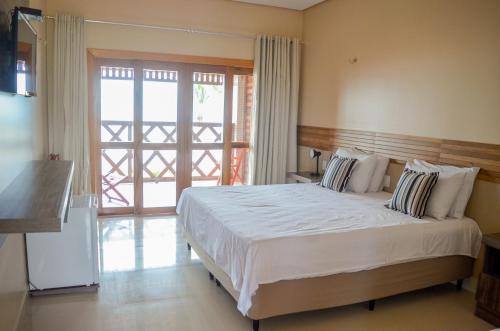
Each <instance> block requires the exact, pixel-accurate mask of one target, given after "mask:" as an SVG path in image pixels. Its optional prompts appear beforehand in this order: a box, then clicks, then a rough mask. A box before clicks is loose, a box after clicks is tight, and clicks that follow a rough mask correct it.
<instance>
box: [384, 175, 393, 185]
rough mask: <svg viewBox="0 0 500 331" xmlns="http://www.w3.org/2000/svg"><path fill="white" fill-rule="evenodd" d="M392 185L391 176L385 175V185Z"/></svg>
mask: <svg viewBox="0 0 500 331" xmlns="http://www.w3.org/2000/svg"><path fill="white" fill-rule="evenodd" d="M389 186H391V176H388V175H385V176H384V187H389Z"/></svg>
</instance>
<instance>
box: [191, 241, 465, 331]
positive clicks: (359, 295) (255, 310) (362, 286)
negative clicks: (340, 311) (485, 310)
mask: <svg viewBox="0 0 500 331" xmlns="http://www.w3.org/2000/svg"><path fill="white" fill-rule="evenodd" d="M185 237H186V240H187V242H188V249H191V247H192V248H193V249H194V250H195V251H196V253H197V254H198V256H199V257H200V259H201V261H202V262H203V264H204V265H205V267H206V268H207V269H208V271H209V275H210V278H211V279H213V278H215V280H216V283H217V286H220V285H222V286H224V288H225V289H226V290H227V291H228V292H229V293H230V294H231V296H232V297H233V298H234V299H235V300H238V296H239V293H238V292H237V291H236V290H235V289H234V288H233V286H232V282H231V279H230V278H229V276H228V275H227V274H226V273H225V272H224V271H223V270H222V269H221V268H219V267H218V266H217V265H216V264H215V263H214V261H213V260H212V258H211V257H210V256H209V255H208V254H207V253H206V252H205V251H204V250H203V249H202V248H201V247H200V246H199V245H198V244H197V242H196V241H195V240H193V238H192V237H191V236H190V235H189V234H188V233H186V232H185ZM473 262H474V259H472V258H470V257H467V256H461V255H453V256H446V257H437V258H430V259H426V260H419V261H413V262H406V263H400V264H395V265H390V266H384V267H380V268H376V269H372V270H366V271H359V272H351V273H342V274H336V275H330V276H323V277H314V278H303V279H297V280H282V281H279V282H276V283H271V284H263V285H260V286H259V289H258V290H257V292H256V293H255V295H254V296H253V297H252V308H251V309H250V311H249V312H248V317H249V318H251V319H252V320H253V329H254V331H257V330H258V329H259V320H261V319H264V318H269V317H273V316H278V315H285V314H291V313H297V312H304V311H309V310H318V309H325V308H333V307H338V306H344V305H349V304H353V303H359V302H369V308H370V310H373V309H374V307H375V300H376V299H380V298H384V297H388V296H391V295H396V294H400V293H404V292H409V291H413V290H417V289H422V288H426V287H429V286H434V285H438V284H443V283H447V282H450V281H454V280H458V282H457V288H458V289H460V288H461V286H462V280H463V279H464V278H468V277H470V276H471V275H472V267H473Z"/></svg>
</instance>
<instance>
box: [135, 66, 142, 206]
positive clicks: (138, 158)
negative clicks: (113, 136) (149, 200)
mask: <svg viewBox="0 0 500 331" xmlns="http://www.w3.org/2000/svg"><path fill="white" fill-rule="evenodd" d="M143 69H144V68H143V63H142V62H141V61H136V62H135V63H134V124H133V126H134V172H133V173H134V213H135V214H142V205H143V178H142V173H143V170H142V167H143V164H142V148H141V147H142V115H143V101H142V100H143Z"/></svg>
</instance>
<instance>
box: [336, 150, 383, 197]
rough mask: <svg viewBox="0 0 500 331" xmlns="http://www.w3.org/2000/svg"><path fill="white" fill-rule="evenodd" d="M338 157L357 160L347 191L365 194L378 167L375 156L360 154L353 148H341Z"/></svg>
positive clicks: (337, 153)
mask: <svg viewBox="0 0 500 331" xmlns="http://www.w3.org/2000/svg"><path fill="white" fill-rule="evenodd" d="M335 154H336V155H338V156H342V157H349V158H354V159H357V160H358V161H357V162H356V164H355V165H354V170H353V171H352V174H351V178H350V179H349V182H348V183H347V190H348V191H351V192H355V193H365V192H366V191H367V190H368V186H369V185H370V182H371V179H372V176H373V172H374V170H375V167H376V165H377V158H376V156H375V155H369V154H366V153H360V152H358V151H356V150H354V149H352V148H342V147H341V148H339V149H337V152H336V153H335Z"/></svg>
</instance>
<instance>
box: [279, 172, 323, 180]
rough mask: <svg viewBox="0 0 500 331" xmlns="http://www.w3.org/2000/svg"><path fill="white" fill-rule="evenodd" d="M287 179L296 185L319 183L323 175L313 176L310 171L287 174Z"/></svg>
mask: <svg viewBox="0 0 500 331" xmlns="http://www.w3.org/2000/svg"><path fill="white" fill-rule="evenodd" d="M287 178H288V179H290V180H294V181H296V182H297V183H319V182H321V178H323V175H322V174H321V175H319V176H313V175H312V174H311V172H310V171H299V172H289V173H288V174H287Z"/></svg>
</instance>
